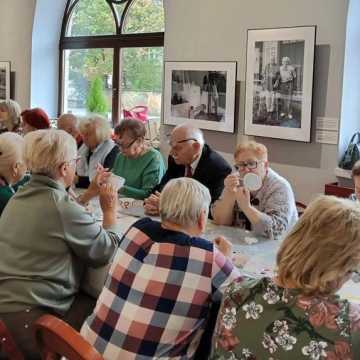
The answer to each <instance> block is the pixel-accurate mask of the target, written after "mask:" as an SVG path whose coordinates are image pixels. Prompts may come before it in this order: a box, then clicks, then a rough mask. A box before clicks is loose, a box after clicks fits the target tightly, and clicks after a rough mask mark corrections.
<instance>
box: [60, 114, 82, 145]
mask: <svg viewBox="0 0 360 360" xmlns="http://www.w3.org/2000/svg"><path fill="white" fill-rule="evenodd" d="M57 128H58V129H60V130H64V131H66V132H67V133H68V134H70V135H71V136H73V137H74V138H75V139H76V138H77V137H78V136H79V128H78V119H77V117H76V116H75V115H73V114H62V115H61V116H60V117H59V119H58V121H57Z"/></svg>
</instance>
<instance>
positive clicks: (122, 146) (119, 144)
mask: <svg viewBox="0 0 360 360" xmlns="http://www.w3.org/2000/svg"><path fill="white" fill-rule="evenodd" d="M137 139H138V138H136V139H134V140H133V141H130V142H129V143H128V144H126V145H125V144H122V143H121V142H120V141H119V140H115V142H116V144H117V146H118V147H119V148H120V149H123V150H126V149H129V148H130V147H131V146H132V145H133V144H135V142H136V140H137Z"/></svg>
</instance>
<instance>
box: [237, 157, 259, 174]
mask: <svg viewBox="0 0 360 360" xmlns="http://www.w3.org/2000/svg"><path fill="white" fill-rule="evenodd" d="M260 163H262V161H256V160H249V161H239V162H238V163H237V164H235V165H234V168H235V169H236V170H237V171H240V170H244V169H245V168H248V169H250V170H254V169H256V168H257V167H258V165H259V164H260Z"/></svg>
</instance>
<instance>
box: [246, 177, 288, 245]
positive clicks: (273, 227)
mask: <svg viewBox="0 0 360 360" xmlns="http://www.w3.org/2000/svg"><path fill="white" fill-rule="evenodd" d="M292 202H293V203H295V201H294V197H293V194H292V190H291V189H290V188H289V187H288V186H286V185H285V184H281V183H278V184H277V186H276V187H275V188H274V189H273V190H272V192H271V194H270V195H269V196H268V198H267V200H266V203H265V207H264V211H263V212H262V215H261V218H260V221H259V222H258V223H257V224H255V225H253V227H252V230H253V232H254V233H255V234H256V235H260V236H265V237H266V238H269V239H271V240H276V239H279V238H280V237H281V236H282V235H283V234H284V233H285V232H286V231H287V230H288V229H289V227H290V225H291V224H290V220H291V217H292V214H293V206H292ZM294 206H295V205H294Z"/></svg>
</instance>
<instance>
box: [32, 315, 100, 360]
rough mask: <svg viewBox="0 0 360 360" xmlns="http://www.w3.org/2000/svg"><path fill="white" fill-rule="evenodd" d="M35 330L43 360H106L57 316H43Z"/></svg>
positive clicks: (36, 323) (35, 325)
mask: <svg viewBox="0 0 360 360" xmlns="http://www.w3.org/2000/svg"><path fill="white" fill-rule="evenodd" d="M33 330H34V334H35V339H36V343H37V345H38V347H39V350H40V352H41V357H42V359H43V360H55V359H59V358H60V357H61V356H64V357H66V358H67V359H70V360H104V358H103V357H102V356H101V355H100V354H99V353H98V352H97V351H96V350H95V349H94V348H93V347H92V346H91V345H90V344H89V343H88V342H87V341H86V340H85V339H84V338H83V337H82V336H81V335H80V334H79V333H78V332H77V331H76V330H74V329H73V328H72V327H71V326H70V325H68V324H67V323H66V322H64V321H62V320H60V319H59V318H57V317H55V316H52V315H44V316H42V317H41V318H40V319H38V320H37V321H36V322H35V324H34V326H33Z"/></svg>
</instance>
